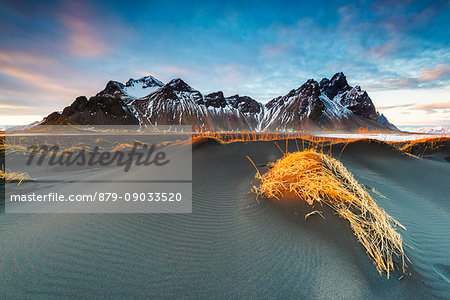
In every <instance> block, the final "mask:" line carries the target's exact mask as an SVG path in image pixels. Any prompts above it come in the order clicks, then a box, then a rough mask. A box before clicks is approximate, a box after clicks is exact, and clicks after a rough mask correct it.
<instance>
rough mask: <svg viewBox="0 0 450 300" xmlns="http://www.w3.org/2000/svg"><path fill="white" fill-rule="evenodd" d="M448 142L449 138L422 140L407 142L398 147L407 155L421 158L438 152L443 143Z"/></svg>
mask: <svg viewBox="0 0 450 300" xmlns="http://www.w3.org/2000/svg"><path fill="white" fill-rule="evenodd" d="M449 141H450V138H447V137H436V138H424V139H419V140H414V141H410V142H407V143H405V144H403V145H402V146H400V147H399V149H400V150H401V151H403V152H405V153H407V154H411V155H415V156H423V155H424V154H426V153H428V152H433V151H436V150H439V148H441V147H443V145H444V143H446V142H447V143H448V142H449Z"/></svg>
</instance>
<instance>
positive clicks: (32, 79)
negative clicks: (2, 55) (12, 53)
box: [0, 66, 80, 93]
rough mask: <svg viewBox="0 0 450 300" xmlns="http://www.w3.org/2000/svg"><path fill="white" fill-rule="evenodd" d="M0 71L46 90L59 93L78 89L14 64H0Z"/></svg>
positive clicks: (74, 91)
mask: <svg viewBox="0 0 450 300" xmlns="http://www.w3.org/2000/svg"><path fill="white" fill-rule="evenodd" d="M0 72H1V73H3V74H6V75H8V76H11V77H15V78H17V79H19V80H22V81H25V82H28V83H30V84H33V85H34V86H37V87H39V88H42V89H44V90H46V91H53V92H59V93H68V92H69V93H79V92H80V91H78V90H75V89H72V88H68V87H66V86H63V85H60V84H58V83H55V82H54V80H53V79H52V78H48V77H46V76H45V75H42V74H39V73H34V72H31V71H29V70H26V69H22V68H19V67H14V66H0Z"/></svg>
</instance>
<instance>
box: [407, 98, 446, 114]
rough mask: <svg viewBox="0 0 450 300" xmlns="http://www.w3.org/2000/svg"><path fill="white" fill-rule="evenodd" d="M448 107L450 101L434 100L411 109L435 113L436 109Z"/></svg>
mask: <svg viewBox="0 0 450 300" xmlns="http://www.w3.org/2000/svg"><path fill="white" fill-rule="evenodd" d="M449 108H450V101H448V102H435V103H426V104H419V105H416V106H414V107H412V108H411V109H413V110H423V111H426V112H428V113H435V112H437V111H438V110H445V109H449Z"/></svg>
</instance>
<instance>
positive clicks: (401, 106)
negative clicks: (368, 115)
mask: <svg viewBox="0 0 450 300" xmlns="http://www.w3.org/2000/svg"><path fill="white" fill-rule="evenodd" d="M413 105H414V104H413V103H410V104H398V105H384V106H383V105H382V106H377V109H393V108H403V107H411V106H413Z"/></svg>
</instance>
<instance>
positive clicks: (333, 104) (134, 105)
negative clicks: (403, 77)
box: [42, 73, 395, 131]
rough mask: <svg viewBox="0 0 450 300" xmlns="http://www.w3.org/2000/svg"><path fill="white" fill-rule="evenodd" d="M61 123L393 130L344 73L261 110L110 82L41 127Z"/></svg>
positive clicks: (160, 87)
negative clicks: (92, 95) (350, 83)
mask: <svg viewBox="0 0 450 300" xmlns="http://www.w3.org/2000/svg"><path fill="white" fill-rule="evenodd" d="M383 117H384V116H383ZM64 122H74V123H79V124H91V123H92V124H99V123H105V125H106V124H107V123H112V124H120V123H121V122H123V123H124V124H129V123H132V124H135V123H137V124H141V125H150V124H153V125H178V124H179V125H192V126H193V128H194V129H207V130H208V129H210V130H226V131H241V130H249V131H264V130H270V131H292V130H323V129H327V130H333V129H339V130H354V129H357V128H358V127H360V126H362V127H369V128H376V129H383V130H388V129H394V128H395V127H393V126H390V125H389V124H390V123H389V122H388V121H387V120H385V118H381V117H378V118H377V113H376V109H375V106H374V105H373V103H372V100H371V99H370V97H369V96H368V95H367V93H366V92H365V91H363V90H361V88H360V87H359V86H355V87H351V86H350V85H349V84H348V83H347V80H346V77H345V75H344V74H343V73H337V74H335V75H334V76H333V77H332V78H331V79H327V78H324V79H322V80H321V81H320V83H319V82H317V81H315V80H313V79H309V80H308V81H306V82H305V83H304V84H303V85H301V86H300V87H299V88H297V89H293V90H291V91H290V92H289V93H287V94H286V95H285V96H279V97H277V98H274V99H273V100H271V101H269V102H268V103H267V104H265V105H263V104H261V103H260V102H258V101H256V100H254V99H252V98H250V97H248V96H240V95H233V96H229V97H225V96H224V95H223V93H222V92H221V91H219V92H215V93H210V94H208V95H205V96H204V95H202V94H201V93H200V92H199V91H197V90H195V89H194V88H192V87H191V86H189V85H188V84H187V83H186V82H184V81H183V80H181V79H180V78H177V79H173V80H171V81H170V82H169V83H167V84H165V85H164V84H163V83H162V82H161V81H159V80H158V79H156V78H154V77H152V76H146V77H142V78H139V79H130V80H128V81H127V82H126V83H125V84H123V83H120V82H118V81H110V82H108V84H107V85H106V87H105V89H103V90H102V91H101V92H99V93H98V94H97V95H96V96H94V97H91V98H90V99H89V101H88V100H87V99H86V98H85V97H79V98H77V100H76V101H75V102H74V103H73V104H72V105H71V106H69V107H66V108H65V109H64V111H63V112H62V113H60V114H57V113H53V114H51V115H49V116H48V117H47V118H46V120H44V122H42V123H43V124H63V123H64ZM391 125H392V124H391Z"/></svg>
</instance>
